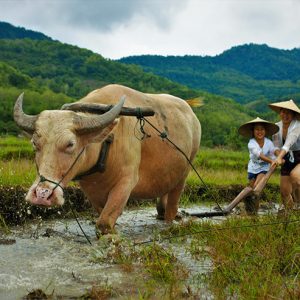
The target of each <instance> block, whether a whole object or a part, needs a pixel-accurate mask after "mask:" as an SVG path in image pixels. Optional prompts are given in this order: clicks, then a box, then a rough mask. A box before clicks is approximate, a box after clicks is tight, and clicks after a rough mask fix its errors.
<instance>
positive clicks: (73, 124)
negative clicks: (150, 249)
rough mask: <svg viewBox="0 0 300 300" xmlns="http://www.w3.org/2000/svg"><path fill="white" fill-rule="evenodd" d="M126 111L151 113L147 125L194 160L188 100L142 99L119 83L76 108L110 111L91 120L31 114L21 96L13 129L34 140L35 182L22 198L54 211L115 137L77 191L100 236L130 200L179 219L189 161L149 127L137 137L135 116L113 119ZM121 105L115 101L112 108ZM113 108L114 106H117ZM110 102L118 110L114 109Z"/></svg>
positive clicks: (195, 135) (65, 113) (70, 114)
mask: <svg viewBox="0 0 300 300" xmlns="http://www.w3.org/2000/svg"><path fill="white" fill-rule="evenodd" d="M124 95H125V98H126V107H144V106H147V107H151V108H152V109H153V110H154V111H155V115H154V116H152V117H149V118H148V120H149V121H150V122H151V123H152V124H153V125H154V126H155V127H157V128H158V129H160V130H161V131H163V132H165V133H166V134H167V136H168V138H169V139H170V140H171V141H172V142H174V143H175V144H176V145H177V146H178V147H179V148H180V149H181V150H182V151H183V152H184V153H185V155H186V156H187V157H188V158H189V159H190V160H193V158H194V157H195V155H196V153H197V151H198V148H199V144H200V138H201V126H200V123H199V121H198V119H197V117H196V116H195V114H194V113H193V111H192V109H191V108H190V106H189V105H188V104H187V103H186V101H184V100H182V99H180V98H177V97H174V96H171V95H166V94H145V93H141V92H138V91H136V90H133V89H130V88H128V87H125V86H121V85H116V84H112V85H108V86H105V87H103V88H101V89H97V90H95V91H93V92H91V93H89V94H88V95H87V96H85V97H84V98H82V99H81V100H79V101H78V102H76V103H80V104H81V105H85V106H86V105H89V104H92V103H99V104H110V105H114V106H113V108H112V109H111V110H109V111H108V112H106V113H104V114H102V115H95V114H90V113H86V112H74V111H70V110H45V111H42V112H41V113H40V114H39V115H36V116H32V115H27V114H25V113H24V112H23V109H22V106H23V94H22V95H20V96H19V98H18V100H17V101H16V103H15V108H14V119H15V121H16V123H17V125H18V126H19V127H20V128H21V129H23V130H24V131H25V132H27V133H28V134H30V135H31V136H32V144H33V147H34V149H35V152H36V153H35V161H36V165H37V169H38V176H37V178H36V180H35V182H34V183H33V185H32V186H31V187H30V189H29V191H28V194H27V195H26V200H27V201H29V202H30V203H32V204H36V205H43V206H53V205H62V204H63V203H64V196H63V188H64V187H65V186H66V185H67V184H68V183H69V182H70V181H71V180H72V179H74V178H75V177H76V176H78V175H80V174H84V173H85V172H87V171H88V170H90V169H91V168H93V166H95V164H97V162H98V157H99V155H100V154H101V147H102V144H103V141H104V140H105V139H106V138H107V137H108V136H109V135H113V137H114V140H113V142H112V143H111V146H110V148H109V151H108V155H107V161H106V169H105V171H104V172H102V173H101V172H94V173H92V174H90V175H86V176H82V177H81V178H80V180H79V184H80V187H81V188H82V190H83V192H84V193H85V195H86V196H87V198H88V199H89V201H90V202H91V204H92V205H93V207H94V208H95V209H96V210H97V212H98V213H99V218H98V219H97V226H98V228H99V229H100V231H101V232H102V233H108V232H111V231H112V230H113V229H114V226H115V223H116V220H117V218H118V217H119V216H120V214H121V213H122V211H123V209H124V206H125V205H126V203H127V201H128V199H129V198H133V199H152V198H159V200H158V205H157V211H158V215H159V216H160V217H162V218H163V219H165V220H166V221H172V220H173V219H174V218H175V217H176V214H177V209H178V202H179V198H180V194H181V192H182V190H183V188H184V183H185V180H186V177H187V175H188V172H189V170H190V167H189V164H188V161H187V159H186V158H185V157H184V155H183V154H182V153H180V152H179V151H177V150H176V149H175V147H174V146H173V145H172V144H171V143H169V142H168V141H167V140H166V139H163V138H162V137H161V136H159V135H158V133H157V132H156V131H155V129H153V128H152V127H151V126H150V125H149V124H148V123H146V124H145V125H144V127H143V129H144V132H145V133H147V134H146V135H144V138H142V134H141V131H143V130H141V128H140V126H139V125H138V124H137V119H136V118H135V117H127V116H119V113H120V110H121V108H122V106H123V102H124V101H123V100H121V101H119V99H121V98H124ZM118 101H119V102H118ZM117 102H118V104H116V103H117ZM115 104H116V105H115Z"/></svg>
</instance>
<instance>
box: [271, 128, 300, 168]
mask: <svg viewBox="0 0 300 300" xmlns="http://www.w3.org/2000/svg"><path fill="white" fill-rule="evenodd" d="M299 138H300V127H299V126H298V127H296V128H295V129H293V130H292V131H291V132H290V133H289V134H288V136H287V138H286V141H285V143H284V145H283V147H282V148H281V150H280V151H276V152H275V154H276V155H277V158H276V160H275V161H274V164H276V165H277V166H278V165H282V164H283V163H284V159H283V157H284V156H285V155H286V154H287V153H288V152H289V150H290V148H291V147H292V146H293V145H294V144H295V143H296V142H297V140H298V139H299Z"/></svg>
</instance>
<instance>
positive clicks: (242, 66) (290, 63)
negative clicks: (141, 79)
mask: <svg viewBox="0 0 300 300" xmlns="http://www.w3.org/2000/svg"><path fill="white" fill-rule="evenodd" d="M119 61H120V62H123V63H127V64H136V65H140V66H142V67H143V69H144V70H145V71H147V72H152V73H154V74H157V75H160V76H164V77H166V78H169V79H170V80H173V81H175V82H178V83H181V84H185V85H187V86H189V87H190V88H195V89H201V90H205V91H208V92H210V93H213V94H217V95H222V96H225V97H229V98H232V99H234V100H236V101H237V102H239V103H242V104H245V103H249V102H253V101H255V104H257V106H255V105H254V104H253V105H252V107H254V108H255V109H257V110H258V111H261V109H263V110H266V109H267V107H265V106H264V105H261V102H262V103H263V104H264V103H265V102H274V101H277V100H283V99H287V98H294V99H295V100H296V101H298V102H299V103H300V49H293V50H279V49H275V48H270V47H268V46H267V45H255V44H249V45H243V46H237V47H233V48H231V49H230V50H228V51H225V52H223V53H222V54H220V55H218V56H214V57H210V56H205V57H202V56H188V55H186V56H166V57H165V56H156V55H141V56H130V57H125V58H122V59H120V60H119ZM262 107H263V108H262Z"/></svg>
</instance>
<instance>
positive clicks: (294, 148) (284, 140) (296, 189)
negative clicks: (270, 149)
mask: <svg viewBox="0 0 300 300" xmlns="http://www.w3.org/2000/svg"><path fill="white" fill-rule="evenodd" d="M269 107H270V108H271V109H272V110H274V111H275V112H277V113H278V114H279V116H280V119H281V121H280V122H278V123H276V124H277V125H278V126H279V131H278V133H276V134H275V135H274V136H273V142H274V145H275V148H276V150H275V154H276V155H278V156H277V159H276V160H275V162H274V164H276V165H281V171H280V175H281V176H280V194H281V200H282V203H283V206H284V208H287V209H290V208H293V207H294V206H295V205H299V204H300V165H299V163H300V137H299V128H300V121H299V120H300V109H299V108H298V106H297V105H296V104H295V102H294V101H293V100H289V101H283V102H277V103H271V104H269Z"/></svg>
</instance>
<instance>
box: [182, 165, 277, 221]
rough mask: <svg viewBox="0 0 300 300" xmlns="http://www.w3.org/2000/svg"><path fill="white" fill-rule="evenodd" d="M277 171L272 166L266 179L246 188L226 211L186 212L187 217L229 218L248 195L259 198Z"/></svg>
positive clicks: (265, 176)
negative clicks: (253, 186)
mask: <svg viewBox="0 0 300 300" xmlns="http://www.w3.org/2000/svg"><path fill="white" fill-rule="evenodd" d="M275 169H276V165H274V166H272V167H271V168H270V170H269V171H268V172H267V173H266V174H265V175H264V177H263V178H262V179H261V180H260V181H259V183H258V184H257V186H256V187H255V188H254V189H253V188H252V187H250V186H247V187H245V188H244V189H243V190H242V191H241V192H240V193H239V194H238V195H237V196H236V197H235V198H234V199H233V200H232V201H231V202H230V203H229V204H228V205H227V206H226V207H225V208H224V209H222V210H220V211H208V212H201V213H187V212H184V213H185V214H186V215H187V216H193V217H198V218H209V217H216V216H227V215H229V214H230V213H231V211H232V210H233V209H234V208H235V207H236V206H237V205H238V204H239V203H240V202H241V201H242V200H243V199H244V198H245V197H247V196H248V195H250V194H254V195H255V196H259V195H260V193H261V191H262V190H263V189H264V187H265V185H266V184H267V182H268V180H269V178H270V177H271V175H272V174H273V172H274V171H275Z"/></svg>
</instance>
